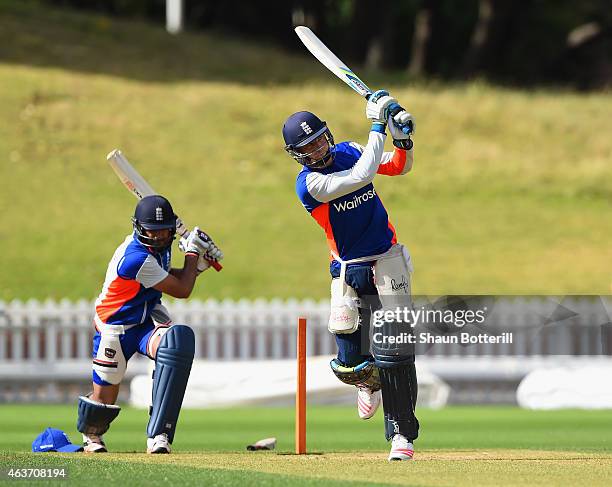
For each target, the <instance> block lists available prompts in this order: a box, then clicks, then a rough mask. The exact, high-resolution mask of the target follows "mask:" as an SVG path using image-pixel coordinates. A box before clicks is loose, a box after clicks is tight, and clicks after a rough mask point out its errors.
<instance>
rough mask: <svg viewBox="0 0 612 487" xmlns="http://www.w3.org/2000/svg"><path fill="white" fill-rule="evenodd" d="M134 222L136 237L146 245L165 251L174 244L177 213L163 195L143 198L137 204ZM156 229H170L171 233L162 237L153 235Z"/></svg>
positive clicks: (152, 248)
mask: <svg viewBox="0 0 612 487" xmlns="http://www.w3.org/2000/svg"><path fill="white" fill-rule="evenodd" d="M132 223H133V224H134V233H135V234H136V238H137V239H138V241H139V242H140V243H142V244H143V245H144V246H145V247H148V248H150V249H151V250H155V251H163V250H165V249H167V248H168V247H170V245H172V241H173V240H174V235H175V234H176V215H175V214H174V210H173V209H172V205H170V202H169V201H168V200H167V199H166V198H164V197H163V196H160V195H157V194H156V195H152V196H145V197H144V198H142V199H141V200H140V201H139V202H138V204H137V205H136V210H135V211H134V217H133V218H132ZM155 230H170V233H169V235H167V236H166V235H164V236H163V237H161V238H160V237H157V236H152V235H151V233H152V232H155Z"/></svg>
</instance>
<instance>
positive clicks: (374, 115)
mask: <svg viewBox="0 0 612 487" xmlns="http://www.w3.org/2000/svg"><path fill="white" fill-rule="evenodd" d="M394 103H397V100H396V99H395V98H393V97H391V96H389V92H388V91H385V90H378V91H375V92H374V93H372V94H371V95H370V98H369V99H368V103H367V104H366V117H367V118H369V119H370V120H372V122H374V123H382V124H386V123H387V117H388V116H389V107H390V106H391V105H393V104H394Z"/></svg>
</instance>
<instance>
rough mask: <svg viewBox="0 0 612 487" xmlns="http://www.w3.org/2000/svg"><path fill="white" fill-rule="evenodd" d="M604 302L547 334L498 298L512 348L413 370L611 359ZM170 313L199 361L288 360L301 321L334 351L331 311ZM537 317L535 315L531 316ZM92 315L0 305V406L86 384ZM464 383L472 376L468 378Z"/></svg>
mask: <svg viewBox="0 0 612 487" xmlns="http://www.w3.org/2000/svg"><path fill="white" fill-rule="evenodd" d="M602 302H603V303H605V306H602ZM610 302H611V300H610V299H609V298H605V299H604V300H603V301H602V300H601V299H600V298H597V297H594V298H589V297H573V298H572V297H570V298H565V299H564V300H563V305H564V306H565V307H567V308H570V309H572V310H573V311H575V314H574V316H572V317H570V318H569V319H565V320H562V321H560V322H559V323H558V324H557V325H556V326H547V325H546V324H544V325H542V323H541V322H540V323H534V322H533V319H534V316H539V315H548V314H549V313H550V302H548V303H547V302H546V298H543V297H534V298H532V299H529V298H528V299H525V298H517V299H512V298H501V299H498V300H497V302H496V305H495V306H496V308H495V309H496V312H497V323H496V324H497V326H498V327H501V328H503V329H504V331H513V330H514V331H517V330H521V333H516V334H515V340H514V343H512V344H506V345H490V344H482V345H480V344H479V345H473V346H470V347H458V346H456V345H434V346H433V347H431V348H429V349H427V348H425V347H424V346H420V345H418V346H417V355H418V356H420V357H421V358H420V360H424V361H425V359H429V360H431V361H432V363H434V362H435V363H437V364H440V366H441V370H444V369H449V367H450V369H454V370H455V373H457V369H456V368H455V367H454V366H452V367H451V364H453V363H457V359H459V358H462V357H463V358H474V357H477V358H479V359H481V360H482V359H484V358H485V357H486V356H492V355H495V357H497V358H499V359H501V358H503V359H505V360H506V361H508V360H512V361H513V362H514V363H520V362H523V361H524V360H525V359H540V358H542V357H546V356H551V355H563V356H583V357H584V356H594V355H595V356H610V355H612V324H611V323H610V319H609V316H608V314H607V312H606V307H607V308H608V309H610ZM594 303H595V304H594ZM597 303H599V304H598V305H596V304H597ZM167 306H168V308H169V310H170V313H171V315H172V317H173V319H174V322H175V323H185V324H189V325H190V326H191V327H192V328H193V329H194V331H195V334H196V358H198V359H207V360H253V359H280V358H292V357H295V340H296V323H297V318H298V316H306V317H307V318H308V333H307V349H308V354H309V355H328V354H333V353H335V350H336V346H335V340H334V337H333V336H332V335H331V334H330V333H329V332H328V331H327V319H328V316H329V302H328V301H319V302H315V301H311V300H303V301H298V300H286V301H283V300H275V299H273V300H270V301H267V300H253V301H248V300H240V301H231V300H225V301H215V300H207V301H198V300H191V301H174V302H170V303H167ZM539 309H541V310H542V313H538V310H539ZM92 310H93V303H92V302H90V301H85V300H81V301H76V302H72V301H68V300H61V301H51V300H48V301H44V302H40V301H35V300H30V301H27V302H22V301H11V302H2V301H0V401H4V400H7V399H6V397H7V395H8V396H10V397H11V398H12V399H9V400H16V399H17V400H23V399H26V400H27V399H28V394H25V395H24V394H22V393H21V392H14V391H18V390H19V391H22V390H23V388H24V386H26V385H27V386H28V387H29V388H30V389H31V391H30V398H35V397H38V396H39V395H41V394H43V395H45V394H46V395H47V396H57V388H56V386H57V384H58V383H62V382H63V383H69V382H74V381H81V382H83V380H84V379H87V378H88V377H89V375H88V374H89V370H90V360H91V359H90V356H91V338H92V336H93V332H94V329H93V325H92ZM534 311H535V312H534ZM498 331H500V330H498ZM423 356H424V357H423ZM601 358H603V357H601ZM447 359H448V360H447ZM145 369H146V359H142V358H137V359H136V360H132V361H130V367H129V369H128V377H131V376H133V375H134V374H136V373H141V372H143V371H144V370H145ZM450 369H449V370H450ZM465 373H466V374H469V370H466V372H465ZM476 375H477V374H476ZM11 391H13V393H11ZM11 394H12V396H11ZM20 394H21V396H20Z"/></svg>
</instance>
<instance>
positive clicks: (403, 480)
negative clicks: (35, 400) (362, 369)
mask: <svg viewBox="0 0 612 487" xmlns="http://www.w3.org/2000/svg"><path fill="white" fill-rule="evenodd" d="M74 414H75V407H73V406H42V405H40V406H31V405H11V406H0V418H2V430H3V431H2V435H0V451H2V454H1V455H0V468H6V467H10V466H14V465H21V466H28V467H34V466H49V467H53V466H62V465H63V466H67V467H68V469H69V473H70V479H71V482H74V483H75V484H78V483H80V484H82V483H83V482H86V481H91V480H96V481H100V482H109V483H110V484H114V483H119V482H122V481H123V482H125V479H129V484H130V485H145V484H149V483H151V482H152V483H154V484H155V483H171V484H178V483H180V484H184V485H198V484H200V485H201V484H205V485H289V484H290V485H332V486H334V485H341V484H342V485H349V486H353V485H355V486H356V485H422V486H439V485H448V486H464V485H466V486H467V485H476V486H481V485H482V486H491V485H503V486H506V485H508V486H510V485H567V484H580V485H589V486H590V485H606V484H607V482H608V480H609V477H610V475H612V411H575V410H567V411H550V412H533V411H524V410H520V409H517V408H509V407H451V408H447V409H443V410H440V411H431V410H425V409H423V410H420V411H419V418H420V420H421V437H420V438H419V440H418V441H417V442H416V457H415V461H414V462H411V463H406V462H404V463H401V464H388V463H387V461H386V456H387V452H388V444H387V443H386V442H385V440H384V438H383V437H382V421H381V415H380V413H378V415H377V416H376V417H375V418H373V419H372V420H371V421H360V420H359V419H357V417H356V412H355V411H354V409H353V408H346V407H310V408H309V409H308V447H309V451H310V452H311V453H312V454H310V455H307V456H295V455H293V454H291V451H292V448H293V409H292V408H269V409H268V408H253V409H243V408H238V409H224V410H218V409H217V410H186V411H183V413H182V416H181V422H180V426H179V430H178V432H177V437H176V441H175V452H174V453H173V454H172V455H170V456H161V457H160V456H147V455H144V454H142V453H140V452H142V449H143V447H144V427H145V423H146V412H145V411H143V410H135V409H131V408H126V409H124V410H123V411H122V412H121V414H120V416H119V418H117V420H116V422H115V423H114V424H113V427H112V429H111V431H110V432H109V434H108V435H107V437H106V439H107V443H108V445H109V447H110V448H111V450H112V451H113V453H111V454H108V455H98V456H85V455H78V454H77V455H59V454H31V453H26V451H27V450H28V449H29V445H30V443H31V441H32V439H33V438H34V437H35V436H36V434H37V433H38V432H40V431H41V430H42V429H43V428H44V427H46V426H49V425H52V426H56V427H59V428H62V429H65V430H66V431H67V432H68V433H69V435H70V436H71V437H72V439H73V440H75V441H76V439H77V438H78V435H77V433H76V432H75V430H74V423H75V417H74ZM267 436H276V437H277V438H278V449H277V451H276V452H247V451H246V450H245V446H246V445H247V444H248V443H251V442H253V441H255V440H257V439H261V438H263V437H267ZM49 485H52V484H51V483H49Z"/></svg>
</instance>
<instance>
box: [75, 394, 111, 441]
mask: <svg viewBox="0 0 612 487" xmlns="http://www.w3.org/2000/svg"><path fill="white" fill-rule="evenodd" d="M78 411H79V413H78V414H79V416H78V419H77V430H79V431H80V432H81V433H83V434H85V435H103V434H104V433H106V432H107V431H108V428H109V427H110V424H111V423H112V421H113V420H114V419H115V418H116V417H117V416H118V415H119V411H121V408H120V407H119V406H117V405H115V404H103V403H101V402H98V401H94V400H93V399H90V398H89V397H87V396H80V397H79V406H78Z"/></svg>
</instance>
